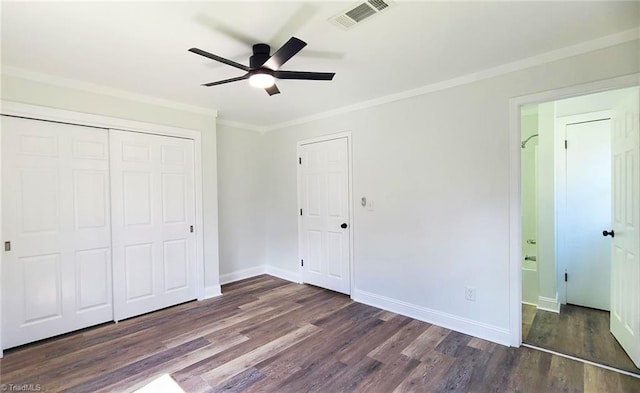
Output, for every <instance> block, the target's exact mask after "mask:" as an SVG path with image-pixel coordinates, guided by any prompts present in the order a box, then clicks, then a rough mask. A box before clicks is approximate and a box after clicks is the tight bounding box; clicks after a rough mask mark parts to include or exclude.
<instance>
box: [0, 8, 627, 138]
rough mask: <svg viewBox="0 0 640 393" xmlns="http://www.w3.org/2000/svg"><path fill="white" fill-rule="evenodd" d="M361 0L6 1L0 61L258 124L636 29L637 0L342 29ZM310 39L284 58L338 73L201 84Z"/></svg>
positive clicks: (475, 11)
mask: <svg viewBox="0 0 640 393" xmlns="http://www.w3.org/2000/svg"><path fill="white" fill-rule="evenodd" d="M357 4H358V2H352V1H347V2H335V1H331V2H282V1H254V2H242V1H233V2H151V1H146V2H8V1H2V5H1V7H2V10H1V11H2V65H3V66H11V67H12V68H13V67H15V68H17V69H21V70H25V71H31V72H38V73H44V74H50V75H54V76H57V77H62V78H70V79H74V80H79V81H84V82H89V83H93V84H98V85H104V86H107V87H109V88H114V89H119V90H124V91H128V92H133V93H137V94H143V95H147V96H150V97H155V98H160V99H163V100H170V101H174V102H179V103H182V104H188V105H191V106H197V107H201V108H208V109H216V110H218V113H219V117H220V118H221V119H225V120H227V121H233V122H239V123H243V124H247V125H253V126H256V127H268V126H270V125H274V124H281V123H284V122H288V121H292V120H295V119H300V118H304V117H308V116H312V115H314V114H318V113H322V112H327V111H332V110H337V109H339V108H342V107H345V106H349V105H354V104H357V103H360V102H364V101H368V100H372V99H376V98H379V97H383V96H387V95H390V94H396V93H400V92H403V91H407V90H410V89H415V88H418V87H421V86H425V85H430V84H434V83H437V82H440V81H444V80H448V79H452V78H456V77H460V76H464V75H468V74H472V73H476V72H479V71H482V70H486V69H489V68H492V67H496V66H499V65H501V64H505V63H510V62H514V61H518V60H521V59H525V58H529V57H532V56H536V55H540V54H543V53H546V52H550V51H554V50H558V49H561V48H565V47H568V46H572V45H576V44H579V43H581V42H585V41H590V40H594V39H597V38H599V37H603V36H607V35H611V34H615V33H618V32H623V31H627V30H629V29H633V28H637V27H638V25H640V2H612V1H604V2H593V1H589V2H575V1H572V2H506V1H503V2H480V1H475V2H423V1H419V2H418V1H413V2H407V1H398V0H397V1H396V2H395V6H393V7H391V8H389V9H388V10H386V11H384V12H383V13H381V14H379V15H376V16H375V17H373V18H370V19H369V20H366V21H365V22H363V23H362V24H361V25H357V26H356V27H354V28H353V29H350V30H343V29H341V28H339V27H337V26H335V25H333V24H332V23H330V22H329V19H330V18H331V17H332V16H334V15H336V14H338V13H339V12H342V11H345V10H347V9H350V8H352V6H354V5H357ZM291 36H296V37H298V38H300V39H302V40H303V41H306V42H307V43H308V45H307V47H305V48H304V49H303V50H302V51H301V52H300V53H299V54H298V55H297V56H295V57H294V58H293V59H291V60H290V61H289V62H288V63H287V64H286V65H284V66H283V67H282V69H283V70H300V71H320V72H336V76H335V78H334V80H333V81H331V82H321V81H292V80H281V81H279V82H278V87H279V88H280V91H281V94H278V95H274V96H272V97H269V96H268V95H267V94H266V93H265V92H264V91H263V90H259V89H254V88H252V87H250V86H249V85H248V82H247V81H241V82H235V83H231V84H227V85H222V86H217V87H208V88H207V87H201V86H200V84H202V83H206V82H211V81H215V80H219V79H225V78H230V77H234V76H240V75H241V74H242V71H240V70H237V69H235V68H232V67H229V66H226V65H224V64H219V63H216V62H214V61H211V60H208V59H206V58H204V57H200V56H198V55H195V54H193V53H190V52H188V51H187V49H189V48H191V47H198V48H200V49H203V50H206V51H209V52H211V53H214V54H217V55H219V56H222V57H227V58H230V59H232V60H235V61H237V62H240V63H243V64H247V65H248V57H249V55H250V53H251V44H252V43H258V42H265V43H267V44H270V45H271V46H272V52H273V51H275V49H277V48H279V47H280V46H281V45H282V44H283V43H284V42H286V40H288V39H289V38H290V37H291Z"/></svg>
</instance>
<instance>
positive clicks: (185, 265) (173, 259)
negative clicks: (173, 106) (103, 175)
mask: <svg viewBox="0 0 640 393" xmlns="http://www.w3.org/2000/svg"><path fill="white" fill-rule="evenodd" d="M109 135H110V145H111V150H110V151H111V212H112V226H113V231H112V245H113V246H112V247H113V249H112V250H113V276H114V278H113V280H114V288H113V290H114V296H113V300H114V316H115V320H122V319H124V318H128V317H131V316H135V315H140V314H143V313H146V312H150V311H154V310H158V309H161V308H164V307H168V306H172V305H175V304H178V303H182V302H185V301H188V300H193V299H195V298H196V285H195V276H196V265H195V260H196V254H195V232H194V228H193V225H194V224H195V192H194V143H193V140H190V139H183V138H174V137H167V136H159V135H152V134H143V133H135V132H124V131H117V130H110V131H109Z"/></svg>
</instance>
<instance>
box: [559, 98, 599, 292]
mask: <svg viewBox="0 0 640 393" xmlns="http://www.w3.org/2000/svg"><path fill="white" fill-rule="evenodd" d="M610 118H611V111H598V112H589V113H581V114H579V115H570V116H562V117H558V118H556V119H555V122H554V125H555V129H556V131H558V130H560V127H563V128H562V130H563V132H562V133H561V132H555V135H554V140H555V148H554V155H555V160H554V164H555V168H554V169H555V176H556V181H555V190H556V195H555V203H556V249H557V250H556V264H557V266H556V283H557V288H556V289H557V293H558V303H560V304H567V284H566V282H565V281H564V271H565V269H566V268H567V255H568V250H567V247H566V244H565V242H564V241H563V237H564V235H565V234H566V233H567V230H566V225H567V222H566V212H567V166H566V164H567V160H566V157H567V150H566V149H565V148H564V147H563V142H562V141H563V140H564V139H565V135H564V130H565V129H566V128H565V127H566V126H568V125H570V124H576V123H586V122H591V121H599V120H605V119H610ZM609 155H610V153H609ZM603 229H604V228H603Z"/></svg>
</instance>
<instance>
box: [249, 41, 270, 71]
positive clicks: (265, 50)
mask: <svg viewBox="0 0 640 393" xmlns="http://www.w3.org/2000/svg"><path fill="white" fill-rule="evenodd" d="M270 51H271V48H270V47H269V45H267V44H255V45H254V46H253V55H252V56H251V57H250V58H249V68H251V69H252V70H255V69H259V68H261V67H262V65H263V64H264V63H265V62H266V61H267V60H269V57H270V56H269V52H270Z"/></svg>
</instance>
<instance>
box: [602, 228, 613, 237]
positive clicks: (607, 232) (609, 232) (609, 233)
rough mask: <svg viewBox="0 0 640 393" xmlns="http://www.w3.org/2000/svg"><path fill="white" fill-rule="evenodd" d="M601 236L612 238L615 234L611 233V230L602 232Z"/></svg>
mask: <svg viewBox="0 0 640 393" xmlns="http://www.w3.org/2000/svg"><path fill="white" fill-rule="evenodd" d="M602 236H611V237H614V236H615V233H614V232H613V229H612V230H610V231H602Z"/></svg>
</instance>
